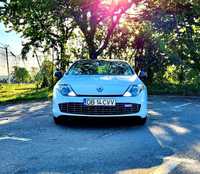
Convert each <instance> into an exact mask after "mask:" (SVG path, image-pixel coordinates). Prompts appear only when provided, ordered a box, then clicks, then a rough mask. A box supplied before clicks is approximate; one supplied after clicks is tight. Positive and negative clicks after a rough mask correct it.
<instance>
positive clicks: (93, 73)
mask: <svg viewBox="0 0 200 174" xmlns="http://www.w3.org/2000/svg"><path fill="white" fill-rule="evenodd" d="M53 116H54V121H55V123H60V121H61V117H63V116H64V117H68V116H74V117H77V116H78V117H137V118H139V123H140V124H145V122H146V118H147V88H146V86H145V85H144V84H143V82H142V81H141V80H140V79H139V78H138V76H137V75H136V73H135V72H134V70H133V69H132V68H131V66H130V65H129V64H128V63H127V62H125V61H116V60H79V61H76V62H75V63H74V64H73V65H72V66H71V67H70V68H69V70H68V72H67V73H66V74H65V75H64V76H63V78H62V79H61V80H59V81H58V82H57V84H56V85H55V87H54V90H53Z"/></svg>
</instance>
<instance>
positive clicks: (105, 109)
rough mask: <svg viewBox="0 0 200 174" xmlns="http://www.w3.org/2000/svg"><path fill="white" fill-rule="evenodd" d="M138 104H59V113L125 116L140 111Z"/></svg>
mask: <svg viewBox="0 0 200 174" xmlns="http://www.w3.org/2000/svg"><path fill="white" fill-rule="evenodd" d="M140 107H141V105H140V104H133V103H117V104H116V106H86V105H84V104H83V103H61V104H59V108H60V111H61V112H63V113H69V114H83V115H125V114H133V113H137V112H139V111H140Z"/></svg>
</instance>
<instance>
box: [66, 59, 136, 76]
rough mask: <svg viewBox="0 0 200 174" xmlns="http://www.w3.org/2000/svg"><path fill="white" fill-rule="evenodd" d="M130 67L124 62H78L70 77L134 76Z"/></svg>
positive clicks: (69, 73)
mask: <svg viewBox="0 0 200 174" xmlns="http://www.w3.org/2000/svg"><path fill="white" fill-rule="evenodd" d="M133 74H134V72H133V70H132V68H131V67H130V65H129V64H128V63H126V62H122V61H104V60H101V61H92V60H91V61H78V62H76V63H75V64H73V65H72V67H71V68H70V69H69V71H68V75H133Z"/></svg>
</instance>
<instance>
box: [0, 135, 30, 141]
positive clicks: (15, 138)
mask: <svg viewBox="0 0 200 174" xmlns="http://www.w3.org/2000/svg"><path fill="white" fill-rule="evenodd" d="M1 140H16V141H24V142H26V141H31V139H29V138H20V137H9V136H4V137H0V141H1Z"/></svg>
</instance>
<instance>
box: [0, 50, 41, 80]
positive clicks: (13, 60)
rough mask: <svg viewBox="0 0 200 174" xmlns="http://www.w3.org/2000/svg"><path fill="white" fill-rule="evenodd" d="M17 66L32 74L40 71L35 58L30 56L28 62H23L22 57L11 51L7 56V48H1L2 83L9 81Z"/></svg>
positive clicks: (0, 77)
mask: <svg viewBox="0 0 200 174" xmlns="http://www.w3.org/2000/svg"><path fill="white" fill-rule="evenodd" d="M15 66H19V67H25V68H26V69H27V70H29V71H30V72H31V71H32V70H34V71H36V70H37V69H39V66H38V63H37V61H36V59H35V58H32V57H31V56H29V58H28V60H23V59H22V58H21V56H20V55H14V54H13V53H12V52H11V51H10V50H9V49H8V50H7V55H6V48H5V47H0V81H3V80H4V81H5V80H8V79H9V75H11V73H12V72H13V70H14V67H15Z"/></svg>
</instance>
